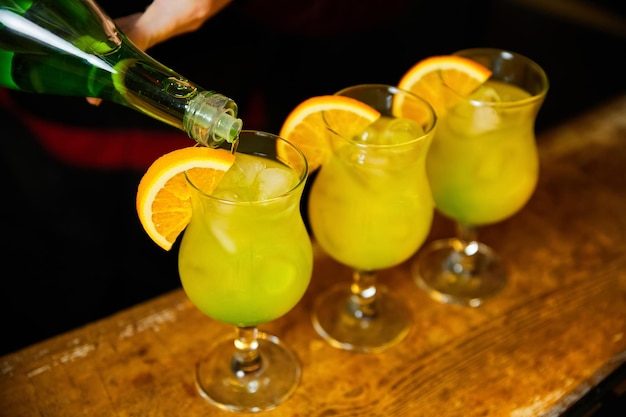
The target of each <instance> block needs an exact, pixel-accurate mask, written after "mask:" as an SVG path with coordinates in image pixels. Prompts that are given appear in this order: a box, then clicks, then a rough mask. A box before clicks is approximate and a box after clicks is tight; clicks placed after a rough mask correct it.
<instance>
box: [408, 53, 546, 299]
mask: <svg viewBox="0 0 626 417" xmlns="http://www.w3.org/2000/svg"><path fill="white" fill-rule="evenodd" d="M456 55H460V56H463V57H466V58H469V59H472V60H475V61H477V62H478V63H480V64H482V65H484V66H486V67H488V68H489V69H491V70H492V71H493V75H492V76H491V78H490V79H489V80H488V81H487V82H486V84H485V85H484V86H482V87H480V88H479V89H478V90H477V91H476V92H474V93H473V94H472V95H470V96H467V97H464V96H461V95H458V94H456V93H455V92H454V91H452V90H450V89H448V93H449V94H450V96H451V97H453V100H454V103H455V104H454V105H453V106H452V107H451V108H450V109H449V110H448V111H447V112H445V113H444V114H442V115H440V120H439V125H438V127H437V132H436V134H435V139H434V140H433V143H432V146H431V147H430V150H429V153H428V158H427V162H426V167H427V171H428V179H429V181H430V186H431V188H432V191H433V196H434V198H435V205H436V207H437V210H438V211H439V212H441V213H442V214H443V215H445V216H447V217H448V218H450V219H453V220H454V221H455V223H456V229H457V235H456V237H454V238H451V239H443V240H438V241H435V242H432V243H430V244H428V245H427V246H425V247H424V248H423V249H422V250H420V253H419V254H418V256H417V258H416V261H415V263H414V264H413V271H414V276H415V279H416V281H417V283H418V285H419V286H420V287H422V288H423V289H425V290H426V291H427V292H428V294H430V296H431V297H432V298H434V299H436V300H439V301H442V302H447V303H455V304H461V305H467V306H473V307H476V306H479V305H481V304H482V303H483V302H484V301H485V300H486V299H488V298H489V297H492V296H493V295H495V294H497V293H498V292H499V291H500V290H501V289H502V288H503V287H504V286H505V285H506V282H507V271H506V267H505V265H504V263H503V261H502V259H501V258H500V257H499V256H498V255H497V254H496V253H495V252H494V250H493V249H492V248H490V247H489V246H487V245H486V244H484V243H481V242H479V241H478V239H477V227H479V226H482V225H487V224H493V223H497V222H500V221H502V220H505V219H507V218H509V217H511V216H512V215H514V214H515V213H517V212H518V211H519V210H520V209H521V208H522V207H523V206H524V205H525V204H526V202H527V201H528V200H529V199H530V197H531V195H532V194H533V192H534V190H535V187H536V184H537V179H538V175H539V160H538V156H537V148H536V143H535V133H534V127H535V119H536V116H537V113H538V112H539V109H540V107H541V104H542V103H543V101H544V98H545V96H546V93H547V91H548V79H547V76H546V74H545V72H544V71H543V69H542V68H541V67H540V66H539V65H537V64H536V63H535V62H533V61H531V60H530V59H528V58H526V57H524V56H522V55H520V54H517V53H514V52H509V51H505V50H500V49H488V48H479V49H467V50H462V51H459V52H457V53H456ZM442 82H443V81H442ZM444 84H445V83H444Z"/></svg>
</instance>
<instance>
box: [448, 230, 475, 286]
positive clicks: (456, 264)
mask: <svg viewBox="0 0 626 417" xmlns="http://www.w3.org/2000/svg"><path fill="white" fill-rule="evenodd" d="M456 234H457V238H456V239H455V240H454V242H453V247H454V252H453V253H452V256H451V259H450V262H451V265H450V268H451V269H452V271H453V272H454V273H455V274H456V275H458V276H466V277H468V278H469V277H470V276H471V275H472V272H473V271H474V269H475V267H476V256H474V255H476V253H477V252H478V240H477V239H478V231H477V229H476V226H470V225H467V224H462V223H458V222H457V224H456Z"/></svg>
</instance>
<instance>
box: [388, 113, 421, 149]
mask: <svg viewBox="0 0 626 417" xmlns="http://www.w3.org/2000/svg"><path fill="white" fill-rule="evenodd" d="M423 135H424V129H423V128H422V126H420V125H419V124H417V123H416V122H414V121H413V120H409V119H403V118H397V119H392V120H391V121H389V123H387V124H386V126H384V129H383V131H382V133H381V134H380V139H379V140H378V142H377V143H378V144H380V145H393V144H399V143H407V142H410V141H412V140H413V139H416V138H419V137H420V136H423Z"/></svg>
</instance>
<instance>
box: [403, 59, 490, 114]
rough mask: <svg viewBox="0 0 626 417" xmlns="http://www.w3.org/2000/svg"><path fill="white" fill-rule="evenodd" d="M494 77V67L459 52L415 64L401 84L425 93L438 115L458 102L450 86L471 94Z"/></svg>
mask: <svg viewBox="0 0 626 417" xmlns="http://www.w3.org/2000/svg"><path fill="white" fill-rule="evenodd" d="M490 76H491V70H490V69H489V68H487V67H485V66H483V65H481V64H479V63H478V62H475V61H472V60H470V59H468V58H464V57H461V56H456V55H440V56H432V57H429V58H425V59H423V60H421V61H419V62H418V63H417V64H415V65H414V66H413V67H411V69H409V70H408V71H407V72H406V73H405V74H404V76H402V79H401V80H400V82H399V83H398V87H399V88H401V89H404V90H408V91H411V92H412V93H414V94H417V95H419V96H421V97H422V98H424V99H425V100H426V101H428V102H429V103H430V104H431V105H432V106H433V108H434V109H435V112H436V113H437V115H441V114H442V113H444V112H445V111H446V110H447V109H448V108H450V107H451V106H452V105H453V104H454V102H455V97H456V96H455V95H454V94H453V93H452V94H451V92H450V89H451V90H454V91H455V92H456V93H458V94H460V95H461V96H468V95H470V94H471V93H472V92H473V91H474V90H476V89H477V88H478V87H479V86H481V85H482V84H483V83H484V82H485V81H487V80H488V79H489V77H490ZM444 84H445V86H444ZM446 86H447V87H449V89H448V88H447V87H446Z"/></svg>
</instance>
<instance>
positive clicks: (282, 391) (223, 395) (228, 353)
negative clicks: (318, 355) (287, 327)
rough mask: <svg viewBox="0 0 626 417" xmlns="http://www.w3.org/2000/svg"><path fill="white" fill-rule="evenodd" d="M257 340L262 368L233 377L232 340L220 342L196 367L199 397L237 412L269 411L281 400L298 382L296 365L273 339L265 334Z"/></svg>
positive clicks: (282, 345)
mask: <svg viewBox="0 0 626 417" xmlns="http://www.w3.org/2000/svg"><path fill="white" fill-rule="evenodd" d="M258 337H259V340H258V342H259V348H258V349H259V352H260V355H261V360H262V364H263V365H262V367H261V368H260V369H259V370H258V371H256V372H250V373H243V372H240V373H241V374H240V375H237V374H235V372H234V371H233V368H232V366H231V360H232V357H233V352H234V345H233V343H234V340H233V339H228V340H224V341H222V342H220V343H219V344H218V345H217V346H215V348H214V349H213V350H212V351H211V352H210V354H209V356H208V357H207V359H205V360H204V361H201V362H200V363H198V365H197V367H196V386H197V388H198V391H199V392H200V395H202V396H203V397H204V398H205V399H207V400H208V401H210V402H211V403H212V404H214V405H216V406H217V407H219V408H221V409H223V410H229V411H238V412H259V411H265V410H271V409H272V408H274V407H276V406H277V405H279V404H280V403H282V402H283V401H285V400H286V399H287V398H288V397H289V396H290V395H291V394H292V393H293V392H294V391H295V389H296V387H297V386H298V383H299V381H300V374H301V368H300V362H299V361H298V359H297V357H296V356H295V354H294V353H293V352H292V351H291V350H290V349H289V348H287V347H286V346H285V345H284V344H283V343H282V342H280V340H279V339H278V338H277V337H275V336H272V335H268V334H265V333H259V335H258Z"/></svg>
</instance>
